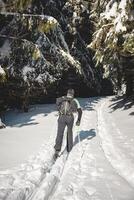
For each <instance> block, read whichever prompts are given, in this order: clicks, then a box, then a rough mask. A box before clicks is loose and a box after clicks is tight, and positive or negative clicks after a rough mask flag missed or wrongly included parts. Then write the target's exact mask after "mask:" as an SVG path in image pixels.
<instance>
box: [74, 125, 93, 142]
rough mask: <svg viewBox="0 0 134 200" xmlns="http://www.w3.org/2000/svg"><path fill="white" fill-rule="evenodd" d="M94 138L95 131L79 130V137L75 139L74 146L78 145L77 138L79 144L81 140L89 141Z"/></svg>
mask: <svg viewBox="0 0 134 200" xmlns="http://www.w3.org/2000/svg"><path fill="white" fill-rule="evenodd" d="M95 136H96V132H95V129H90V130H86V131H84V130H81V131H80V132H79V136H78V135H77V136H76V137H75V140H74V146H75V145H76V144H78V143H79V137H80V142H82V141H83V140H91V139H92V138H94V137H95Z"/></svg>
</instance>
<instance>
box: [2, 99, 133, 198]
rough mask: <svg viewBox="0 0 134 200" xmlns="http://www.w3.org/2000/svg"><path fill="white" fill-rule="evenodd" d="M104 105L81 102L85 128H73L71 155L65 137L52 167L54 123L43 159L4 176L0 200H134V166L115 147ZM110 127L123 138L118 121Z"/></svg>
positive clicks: (39, 157)
mask: <svg viewBox="0 0 134 200" xmlns="http://www.w3.org/2000/svg"><path fill="white" fill-rule="evenodd" d="M105 101H107V98H104V99H100V98H90V99H80V102H81V104H82V107H83V117H82V122H81V126H80V127H74V147H73V149H72V151H71V152H70V154H69V155H68V154H67V152H66V150H65V146H66V138H65V137H66V133H65V135H64V140H63V148H62V154H61V156H60V157H59V158H58V159H57V160H56V162H54V161H53V153H54V150H53V145H54V137H55V136H56V135H55V130H56V128H57V127H56V126H57V124H56V123H54V124H53V126H52V129H53V130H52V134H51V136H50V138H49V141H47V142H46V143H45V144H44V145H42V147H41V149H40V152H39V153H38V155H35V156H34V157H33V158H31V160H29V161H28V162H27V163H25V164H24V165H21V168H19V169H17V168H15V169H14V170H6V171H0V200H4V199H6V200H24V199H26V200H90V199H91V200H134V189H133V188H132V187H133V186H134V177H133V176H132V174H133V170H132V169H133V163H131V162H130V160H128V158H126V157H125V156H124V155H123V153H122V151H121V149H119V148H118V146H116V143H114V142H113V139H112V136H111V135H110V134H111V131H110V129H109V127H108V124H107V123H106V120H105V118H104V114H105V113H104V112H103V110H104V107H105ZM54 115H55V112H54V113H51V117H52V116H53V120H54V121H56V120H57V117H54ZM105 117H106V116H105ZM111 124H112V127H113V129H115V131H116V132H117V134H118V135H119V136H120V137H121V136H122V134H121V131H120V130H119V129H118V128H117V127H116V124H115V123H114V121H112V123H111ZM65 132H66V131H65ZM122 137H123V136H122ZM48 152H49V153H48ZM128 164H129V168H127V167H128V166H127V165H128ZM122 177H123V178H122ZM127 182H129V184H130V185H131V186H132V187H131V186H130V185H129V184H128V183H127ZM2 195H3V196H2Z"/></svg>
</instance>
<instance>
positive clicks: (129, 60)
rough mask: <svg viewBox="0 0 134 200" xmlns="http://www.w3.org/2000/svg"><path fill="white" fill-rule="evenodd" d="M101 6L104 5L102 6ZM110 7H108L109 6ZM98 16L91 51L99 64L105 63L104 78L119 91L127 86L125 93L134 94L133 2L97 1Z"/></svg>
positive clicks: (122, 0) (96, 14) (126, 0)
mask: <svg viewBox="0 0 134 200" xmlns="http://www.w3.org/2000/svg"><path fill="white" fill-rule="evenodd" d="M100 2H101V5H100ZM106 3H107V4H106ZM96 5H99V7H96V9H97V10H99V14H98V13H97V12H96V10H95V12H94V13H93V16H92V17H96V18H98V20H99V22H98V24H96V32H95V33H94V37H93V40H92V43H91V44H90V45H89V47H90V48H92V49H94V50H95V58H96V60H97V64H100V63H102V64H103V66H104V68H105V75H106V76H109V77H111V78H112V80H113V82H114V85H115V86H116V88H117V89H119V86H121V85H122V83H125V84H126V87H127V88H126V93H127V95H131V94H132V93H134V72H133V56H134V27H133V24H134V3H133V1H132V0H121V1H117V0H111V1H108V2H105V3H104V5H105V6H104V7H103V10H104V11H103V10H102V1H97V2H96Z"/></svg>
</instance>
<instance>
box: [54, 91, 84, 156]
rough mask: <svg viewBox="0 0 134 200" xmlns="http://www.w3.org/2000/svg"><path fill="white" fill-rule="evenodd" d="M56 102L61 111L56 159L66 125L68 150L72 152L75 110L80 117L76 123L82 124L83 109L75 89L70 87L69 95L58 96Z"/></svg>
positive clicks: (56, 143)
mask: <svg viewBox="0 0 134 200" xmlns="http://www.w3.org/2000/svg"><path fill="white" fill-rule="evenodd" d="M56 104H57V107H58V111H59V118H58V130H57V137H56V142H55V146H54V148H55V154H54V158H55V159H56V158H57V157H58V156H59V152H60V151H61V146H62V140H63V135H64V130H65V127H66V126H67V152H70V151H71V149H72V147H73V132H72V128H73V124H74V116H73V113H74V112H76V111H77V112H78V119H77V121H76V125H77V126H79V125H80V121H81V117H82V109H81V107H80V104H79V102H78V100H77V99H75V98H74V89H68V91H67V95H66V96H62V97H60V98H57V100H56Z"/></svg>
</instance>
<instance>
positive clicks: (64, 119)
mask: <svg viewBox="0 0 134 200" xmlns="http://www.w3.org/2000/svg"><path fill="white" fill-rule="evenodd" d="M73 123H74V116H73V115H60V116H59V118H58V131H57V137H56V143H55V146H54V148H55V150H56V151H61V146H62V140H63V135H64V130H65V127H66V126H67V151H68V152H70V151H71V149H72V147H73V131H72V129H73Z"/></svg>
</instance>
